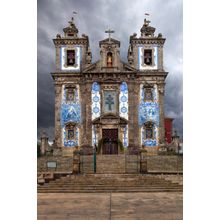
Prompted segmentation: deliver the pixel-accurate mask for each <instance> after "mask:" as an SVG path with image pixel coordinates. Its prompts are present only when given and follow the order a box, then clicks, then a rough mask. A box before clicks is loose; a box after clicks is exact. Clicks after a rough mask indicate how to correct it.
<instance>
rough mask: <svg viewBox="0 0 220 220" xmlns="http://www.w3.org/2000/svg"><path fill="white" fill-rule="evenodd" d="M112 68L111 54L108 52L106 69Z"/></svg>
mask: <svg viewBox="0 0 220 220" xmlns="http://www.w3.org/2000/svg"><path fill="white" fill-rule="evenodd" d="M112 66H113V59H112V53H111V52H108V53H107V67H112Z"/></svg>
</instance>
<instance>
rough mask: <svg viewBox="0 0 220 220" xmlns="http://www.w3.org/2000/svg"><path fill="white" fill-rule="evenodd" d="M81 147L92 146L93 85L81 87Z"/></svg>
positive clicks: (87, 84) (88, 84)
mask: <svg viewBox="0 0 220 220" xmlns="http://www.w3.org/2000/svg"><path fill="white" fill-rule="evenodd" d="M80 91H81V114H82V125H81V142H80V143H81V145H89V146H91V145H92V114H91V91H92V84H91V83H86V84H82V85H81V90H80Z"/></svg>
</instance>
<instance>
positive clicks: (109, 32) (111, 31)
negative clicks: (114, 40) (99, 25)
mask: <svg viewBox="0 0 220 220" xmlns="http://www.w3.org/2000/svg"><path fill="white" fill-rule="evenodd" d="M105 33H108V42H110V39H111V33H114V31H113V30H111V29H110V28H109V29H108V30H106V31H105Z"/></svg>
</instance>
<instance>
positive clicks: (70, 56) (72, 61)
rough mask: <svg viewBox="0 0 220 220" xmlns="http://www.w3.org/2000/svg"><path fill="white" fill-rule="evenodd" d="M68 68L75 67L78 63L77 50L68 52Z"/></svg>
mask: <svg viewBox="0 0 220 220" xmlns="http://www.w3.org/2000/svg"><path fill="white" fill-rule="evenodd" d="M66 55H67V66H74V65H75V63H76V57H75V50H67V51H66Z"/></svg>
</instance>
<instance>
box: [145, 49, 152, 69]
mask: <svg viewBox="0 0 220 220" xmlns="http://www.w3.org/2000/svg"><path fill="white" fill-rule="evenodd" d="M144 64H146V65H152V50H144Z"/></svg>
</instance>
